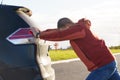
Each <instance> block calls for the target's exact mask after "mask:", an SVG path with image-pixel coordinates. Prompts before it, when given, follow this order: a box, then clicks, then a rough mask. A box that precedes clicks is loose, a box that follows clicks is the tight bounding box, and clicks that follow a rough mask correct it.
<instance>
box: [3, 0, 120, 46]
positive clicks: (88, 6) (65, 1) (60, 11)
mask: <svg viewBox="0 0 120 80" xmlns="http://www.w3.org/2000/svg"><path fill="white" fill-rule="evenodd" d="M1 1H2V0H1ZM3 4H8V5H18V6H24V7H27V8H29V9H31V10H32V12H33V15H32V19H33V20H34V21H35V22H36V24H38V27H39V28H40V29H41V30H45V29H48V28H56V25H57V21H58V19H59V18H62V17H69V18H71V19H72V20H73V21H74V22H77V21H78V20H79V19H81V18H83V17H84V18H88V19H90V20H91V22H92V30H93V31H94V32H95V33H96V34H98V35H99V36H100V37H101V38H103V39H104V40H105V41H106V44H107V45H108V46H112V45H120V30H119V29H120V1H119V0H3ZM64 43H65V42H64ZM65 44H66V45H68V42H67V43H65ZM60 47H64V46H63V45H60Z"/></svg>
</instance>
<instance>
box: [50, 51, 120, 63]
mask: <svg viewBox="0 0 120 80" xmlns="http://www.w3.org/2000/svg"><path fill="white" fill-rule="evenodd" d="M111 52H112V53H113V54H115V53H120V49H111ZM49 55H50V57H51V60H52V61H58V60H66V59H72V58H77V55H76V54H75V52H74V51H73V50H50V51H49Z"/></svg>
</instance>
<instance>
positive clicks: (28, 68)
mask: <svg viewBox="0 0 120 80" xmlns="http://www.w3.org/2000/svg"><path fill="white" fill-rule="evenodd" d="M19 8H24V7H21V6H11V5H0V80H44V78H43V76H42V75H43V73H42V72H41V68H40V66H39V64H38V62H37V60H36V49H37V46H36V45H35V44H34V43H30V44H21V45H14V44H12V43H11V42H9V41H8V40H7V39H6V38H7V37H8V36H9V35H10V34H12V33H13V32H15V31H16V30H18V29H19V28H29V27H30V25H29V24H28V23H26V21H24V20H23V19H22V18H21V17H20V16H19V15H18V14H17V13H16V10H18V9H19ZM25 9H26V10H27V11H26V12H29V11H30V10H29V9H27V8H25ZM26 12H25V13H26ZM47 56H48V55H47ZM45 80H49V79H45ZM51 80H52V79H51Z"/></svg>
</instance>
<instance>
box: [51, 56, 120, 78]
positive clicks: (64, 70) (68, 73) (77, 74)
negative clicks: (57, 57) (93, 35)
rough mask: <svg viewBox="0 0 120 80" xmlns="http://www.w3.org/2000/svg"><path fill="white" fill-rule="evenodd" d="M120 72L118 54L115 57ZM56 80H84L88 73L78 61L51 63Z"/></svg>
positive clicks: (119, 57)
mask: <svg viewBox="0 0 120 80" xmlns="http://www.w3.org/2000/svg"><path fill="white" fill-rule="evenodd" d="M115 57H116V60H117V62H118V69H119V71H120V54H118V55H115ZM52 67H53V68H54V69H55V76H56V80H85V78H86V77H87V75H88V74H89V72H88V71H87V69H86V67H85V66H84V64H83V63H82V62H81V61H80V60H79V59H71V60H65V61H57V62H52Z"/></svg>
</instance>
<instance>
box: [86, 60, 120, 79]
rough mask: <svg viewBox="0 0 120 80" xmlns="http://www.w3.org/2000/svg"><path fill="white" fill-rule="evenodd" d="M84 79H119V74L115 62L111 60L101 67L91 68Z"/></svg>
mask: <svg viewBox="0 0 120 80" xmlns="http://www.w3.org/2000/svg"><path fill="white" fill-rule="evenodd" d="M86 80H120V74H119V72H118V71H117V67H116V62H115V61H113V62H111V63H109V64H107V65H105V66H103V67H101V68H98V69H96V70H93V71H92V72H91V73H90V74H89V75H88V77H87V79H86Z"/></svg>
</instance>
